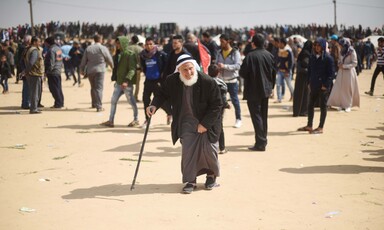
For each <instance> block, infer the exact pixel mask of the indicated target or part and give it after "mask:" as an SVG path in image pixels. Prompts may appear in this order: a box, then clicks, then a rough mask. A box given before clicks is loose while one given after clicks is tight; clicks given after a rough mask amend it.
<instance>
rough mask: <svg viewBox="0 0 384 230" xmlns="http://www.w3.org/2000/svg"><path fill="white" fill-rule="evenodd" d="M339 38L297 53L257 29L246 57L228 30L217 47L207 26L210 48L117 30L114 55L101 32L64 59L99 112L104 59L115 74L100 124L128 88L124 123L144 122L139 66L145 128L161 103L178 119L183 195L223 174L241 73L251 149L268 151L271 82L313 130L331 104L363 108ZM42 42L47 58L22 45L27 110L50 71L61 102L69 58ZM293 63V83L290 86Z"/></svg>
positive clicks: (37, 47)
mask: <svg viewBox="0 0 384 230" xmlns="http://www.w3.org/2000/svg"><path fill="white" fill-rule="evenodd" d="M334 38H335V37H333V40H335V41H336V42H332V46H331V48H330V49H331V51H329V48H328V45H329V44H328V42H327V40H326V39H324V38H318V39H316V40H315V41H314V42H312V41H310V40H308V41H306V42H305V43H304V45H303V47H300V48H301V51H300V52H297V56H296V58H295V52H294V51H293V50H292V48H290V46H289V45H288V44H287V43H288V41H287V40H286V39H285V38H283V39H277V40H275V43H274V44H272V45H276V46H275V48H276V49H275V51H276V52H269V50H267V49H266V48H267V47H268V42H267V41H266V37H265V35H263V34H261V33H256V34H254V35H253V36H252V38H251V40H250V43H249V44H248V45H249V47H250V48H249V50H248V51H247V53H246V55H245V56H243V57H242V55H241V53H242V52H241V50H240V49H239V48H237V47H234V46H232V44H231V42H230V41H231V39H230V37H229V36H228V35H221V36H220V46H217V44H216V43H214V42H213V41H212V39H211V37H210V35H209V33H204V36H203V40H202V44H203V45H204V46H202V45H201V44H199V41H197V39H196V37H195V36H194V35H193V34H192V35H190V36H187V41H184V38H183V37H182V36H180V35H174V36H172V37H171V40H170V42H169V43H168V45H166V46H164V47H158V46H157V45H156V44H155V40H154V38H152V37H148V38H146V40H145V44H143V47H141V46H140V45H139V44H138V38H137V36H133V37H132V38H131V40H129V39H128V38H127V37H125V36H119V37H117V38H116V40H115V46H116V52H114V53H111V52H110V51H109V50H108V48H107V47H105V46H103V45H102V44H101V42H102V37H101V36H99V35H95V36H94V44H92V45H90V46H88V47H87V48H86V49H85V50H82V49H81V48H80V46H79V43H77V42H76V43H74V44H73V47H72V48H71V49H69V51H68V56H69V57H71V59H72V60H73V62H72V63H76V65H75V66H76V68H77V72H78V80H76V79H75V84H76V83H77V82H79V83H80V79H81V76H80V75H84V76H86V77H87V78H88V79H89V82H90V85H91V101H92V102H91V104H92V108H95V109H96V111H97V112H100V111H103V110H104V108H103V106H102V98H103V87H104V86H103V84H104V78H105V71H106V68H107V66H110V67H111V68H112V77H111V80H112V81H115V85H114V90H113V94H112V98H111V110H110V116H109V119H108V120H107V121H106V122H103V123H101V125H103V126H107V127H114V117H115V114H116V108H117V103H118V100H119V98H120V97H121V96H122V95H123V94H124V95H125V96H126V98H127V100H128V102H129V104H130V105H131V106H132V109H133V121H132V122H130V123H129V124H128V126H129V127H137V126H139V125H140V124H139V120H138V117H139V116H138V108H137V100H138V97H137V95H135V92H136V91H137V92H138V85H139V80H138V79H140V71H142V72H143V74H144V76H145V81H144V89H143V96H142V100H143V102H144V110H145V119H146V120H145V121H144V123H143V124H142V126H143V127H147V123H148V120H149V117H150V116H153V115H154V114H155V113H156V110H157V109H159V108H162V109H163V110H164V111H165V112H166V114H167V124H172V125H171V132H172V141H173V144H175V143H176V141H177V140H178V139H180V142H181V145H182V174H183V183H185V187H184V188H183V192H184V193H191V192H192V191H193V190H194V189H195V188H196V178H197V176H199V175H203V174H206V175H207V177H206V182H205V188H206V189H209V190H210V189H212V188H213V187H214V186H215V185H216V178H217V177H218V176H219V175H220V167H219V162H218V154H220V153H226V152H227V150H226V148H225V141H224V129H223V124H222V121H223V115H224V109H225V108H230V106H229V105H228V103H227V98H226V94H227V92H228V93H229V96H230V101H231V103H232V105H233V107H234V110H235V111H234V112H235V116H236V121H235V125H234V127H235V128H240V127H241V125H242V121H241V108H240V102H239V98H238V93H239V88H240V87H239V82H240V81H239V79H240V78H241V79H243V80H244V83H243V87H244V90H243V94H244V100H247V106H248V109H249V113H250V116H251V120H252V124H253V127H254V132H255V140H254V143H253V144H252V146H250V147H249V150H251V151H266V147H267V144H268V140H267V135H268V106H269V99H270V98H271V97H272V96H273V91H274V88H275V86H276V90H277V103H281V100H282V95H283V86H284V85H285V83H286V84H287V85H288V89H289V91H290V94H291V99H290V101H293V115H294V116H307V117H308V121H307V125H306V126H304V127H302V128H299V129H298V131H306V132H309V133H311V134H321V133H323V128H324V124H325V120H326V116H327V109H328V107H336V108H339V109H340V110H344V111H346V112H350V111H351V108H352V107H354V106H359V105H360V101H359V99H360V98H359V93H358V81H357V72H356V66H357V64H358V60H357V59H358V58H357V54H356V51H355V49H354V48H353V46H352V45H351V42H350V40H349V39H348V38H340V39H339V38H336V39H334ZM383 40H384V38H380V39H379V46H380V48H381V49H380V51H379V53H378V54H379V61H378V66H377V71H376V70H375V74H374V77H373V78H372V81H373V85H374V81H375V80H376V77H377V75H378V73H379V72H380V71H383V52H382V51H383V49H382V48H383V46H384V41H383ZM45 44H46V45H47V51H45V54H44V55H43V49H42V46H41V41H40V39H39V38H37V37H30V36H26V37H25V39H24V46H23V47H22V49H23V51H22V60H23V61H22V63H23V65H22V68H21V72H22V73H24V75H25V77H24V78H23V82H24V85H25V87H27V88H25V89H24V85H23V102H22V107H27V108H29V109H30V113H31V114H36V113H41V110H40V109H39V106H42V105H41V103H40V100H41V90H42V82H43V80H42V78H43V76H46V77H47V79H48V85H49V89H50V92H51V93H52V96H53V98H54V99H55V103H54V105H53V106H52V108H57V109H60V108H62V107H63V106H64V95H63V92H62V89H61V72H62V66H63V61H64V60H65V55H63V49H61V48H60V47H59V46H58V45H57V42H56V41H55V39H54V38H53V37H48V38H47V39H46V40H45ZM167 46H168V47H167ZM204 54H211V55H210V57H211V59H210V62H209V68H208V72H207V73H204V71H203V70H204V68H203V65H204V63H203V62H204V61H203V60H205V58H204V57H203V56H204ZM212 54H215V55H212ZM334 54H337V55H338V56H337V57H336V56H334ZM336 58H337V61H336V60H335V59H336ZM294 66H296V79H295V88H293V86H292V84H291V80H293V70H294ZM336 68H337V70H336ZM73 76H74V73H73ZM74 78H75V76H74ZM284 82H285V83H284ZM135 85H136V88H135ZM135 90H136V91H135ZM371 92H372V93H373V89H372V87H371ZM25 94H27V95H25ZM151 97H152V99H151ZM315 106H319V107H320V112H321V115H320V122H319V125H318V127H317V128H314V126H313V119H314V111H315V110H314V108H315Z"/></svg>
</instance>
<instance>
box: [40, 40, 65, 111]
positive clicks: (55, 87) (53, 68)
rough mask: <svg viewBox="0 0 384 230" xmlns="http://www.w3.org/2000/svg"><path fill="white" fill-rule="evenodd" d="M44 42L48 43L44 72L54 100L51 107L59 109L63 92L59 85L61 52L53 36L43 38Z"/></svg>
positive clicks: (61, 61)
mask: <svg viewBox="0 0 384 230" xmlns="http://www.w3.org/2000/svg"><path fill="white" fill-rule="evenodd" d="M45 43H46V44H48V46H49V49H48V51H47V54H46V55H45V59H44V65H45V74H46V75H47V79H48V87H49V91H50V92H51V94H52V97H53V98H54V99H55V102H54V104H53V106H52V107H51V108H55V109H60V108H63V107H64V94H63V88H62V85H61V70H62V66H63V52H62V50H61V49H60V47H59V46H58V45H57V44H56V42H55V39H54V38H53V37H48V38H47V39H45Z"/></svg>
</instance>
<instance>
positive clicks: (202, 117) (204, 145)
mask: <svg viewBox="0 0 384 230" xmlns="http://www.w3.org/2000/svg"><path fill="white" fill-rule="evenodd" d="M199 70H200V68H199V66H198V64H197V62H196V60H194V59H193V58H192V57H191V56H190V55H187V54H184V55H181V56H180V57H179V58H178V59H177V62H176V70H175V73H174V74H172V75H169V76H168V77H167V79H166V80H165V82H164V84H162V85H161V89H160V92H159V93H158V94H157V95H155V97H154V99H153V100H152V102H151V105H150V106H148V107H147V109H146V113H147V115H148V116H152V115H154V114H155V113H156V110H157V109H158V108H160V107H161V105H162V104H163V103H164V102H165V101H169V103H170V104H171V106H172V115H173V121H172V125H171V133H172V142H173V144H175V143H176V141H177V140H178V139H180V143H181V146H182V150H181V152H182V157H181V172H182V181H183V183H186V184H185V186H184V188H183V192H184V193H187V194H189V193H191V192H192V191H193V190H194V189H195V188H196V177H197V176H199V175H203V174H207V178H206V181H205V188H206V189H208V190H210V189H212V188H213V187H214V186H215V185H216V177H218V176H219V175H220V172H219V161H218V157H217V153H218V140H219V136H220V132H221V109H222V106H223V102H222V99H221V94H220V89H219V87H218V85H217V84H216V82H215V80H214V79H212V78H211V77H209V76H208V75H206V74H204V73H203V72H201V71H199Z"/></svg>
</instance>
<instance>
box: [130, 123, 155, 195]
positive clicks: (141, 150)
mask: <svg viewBox="0 0 384 230" xmlns="http://www.w3.org/2000/svg"><path fill="white" fill-rule="evenodd" d="M150 124H151V117H149V118H148V120H147V127H146V128H145V132H144V138H143V143H142V144H141V149H140V154H139V159H138V160H137V166H136V171H135V176H134V177H133V181H132V186H131V191H132V190H133V189H135V183H136V177H137V173H138V172H139V167H140V162H141V157H142V156H143V151H144V145H145V142H146V140H147V135H148V130H149V125H150Z"/></svg>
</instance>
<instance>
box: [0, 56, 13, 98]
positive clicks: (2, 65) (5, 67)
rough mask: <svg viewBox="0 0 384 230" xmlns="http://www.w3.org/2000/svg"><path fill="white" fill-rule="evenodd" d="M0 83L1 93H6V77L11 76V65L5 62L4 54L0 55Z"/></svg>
mask: <svg viewBox="0 0 384 230" xmlns="http://www.w3.org/2000/svg"><path fill="white" fill-rule="evenodd" d="M0 75H1V80H0V84H1V86H3V94H6V93H8V78H10V77H11V66H10V65H9V63H8V62H7V57H6V56H5V55H1V56H0Z"/></svg>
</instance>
